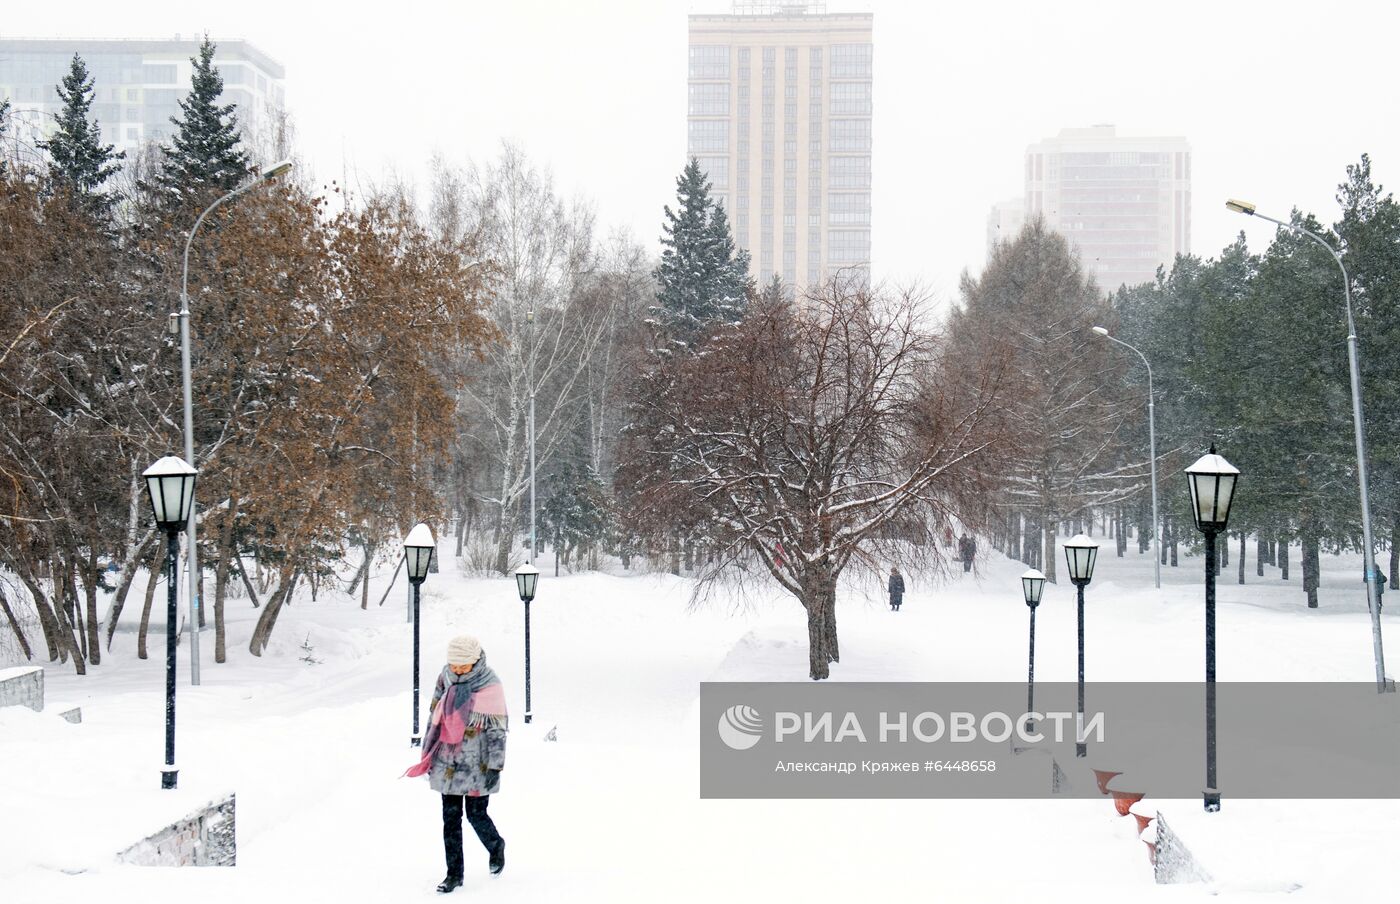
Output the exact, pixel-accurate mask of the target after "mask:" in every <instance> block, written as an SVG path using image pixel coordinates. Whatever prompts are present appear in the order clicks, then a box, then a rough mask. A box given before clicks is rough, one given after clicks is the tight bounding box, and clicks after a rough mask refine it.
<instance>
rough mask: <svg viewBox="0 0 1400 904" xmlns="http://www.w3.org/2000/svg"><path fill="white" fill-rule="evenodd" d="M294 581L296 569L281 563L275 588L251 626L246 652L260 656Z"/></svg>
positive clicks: (265, 647)
mask: <svg viewBox="0 0 1400 904" xmlns="http://www.w3.org/2000/svg"><path fill="white" fill-rule="evenodd" d="M295 581H296V570H295V569H294V568H292V567H291V566H290V565H283V566H282V569H281V572H280V575H279V579H278V582H277V590H276V591H274V592H273V594H272V597H271V598H270V599H269V600H268V601H267V605H266V606H264V607H263V610H262V614H261V615H259V616H258V623H257V625H255V626H254V627H253V636H252V638H251V639H250V640H249V641H248V652H249V653H252V654H253V655H254V656H262V654H263V650H265V649H267V642H268V640H269V639H271V637H272V629H273V627H274V626H276V624H277V616H279V615H281V614H282V606H283V605H284V604H285V603H286V601H287V597H288V596H290V595H291V586H292V584H294V583H295Z"/></svg>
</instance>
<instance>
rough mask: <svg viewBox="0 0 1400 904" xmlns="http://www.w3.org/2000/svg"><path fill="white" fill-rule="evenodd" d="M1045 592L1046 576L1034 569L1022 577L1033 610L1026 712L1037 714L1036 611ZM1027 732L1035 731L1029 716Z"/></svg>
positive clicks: (1033, 721) (1027, 602)
mask: <svg viewBox="0 0 1400 904" xmlns="http://www.w3.org/2000/svg"><path fill="white" fill-rule="evenodd" d="M1044 592H1045V575H1043V574H1041V573H1040V572H1039V571H1037V570H1036V569H1034V568H1032V569H1030V570H1029V571H1027V572H1026V573H1025V574H1023V575H1021V593H1022V595H1023V596H1025V598H1026V605H1027V606H1029V607H1030V610H1031V652H1030V666H1029V667H1028V668H1027V670H1026V712H1027V713H1028V714H1029V713H1033V712H1035V610H1036V607H1037V606H1039V605H1040V597H1041V594H1043V593H1044ZM1026 731H1027V732H1032V731H1035V720H1033V719H1031V718H1030V717H1029V715H1028V716H1027V720H1026Z"/></svg>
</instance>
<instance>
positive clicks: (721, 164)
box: [695, 157, 729, 189]
mask: <svg viewBox="0 0 1400 904" xmlns="http://www.w3.org/2000/svg"><path fill="white" fill-rule="evenodd" d="M695 159H696V160H697V161H699V163H700V170H701V172H703V173H704V174H705V175H706V176H708V177H709V178H710V183H711V185H713V186H714V187H715V188H717V189H727V188H728V187H729V158H728V157H696V158H695Z"/></svg>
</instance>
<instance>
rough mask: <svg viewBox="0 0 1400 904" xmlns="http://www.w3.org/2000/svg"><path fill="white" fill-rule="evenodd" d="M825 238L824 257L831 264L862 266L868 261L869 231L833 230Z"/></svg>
mask: <svg viewBox="0 0 1400 904" xmlns="http://www.w3.org/2000/svg"><path fill="white" fill-rule="evenodd" d="M826 238H827V255H826V256H827V258H828V259H829V260H830V261H831V262H832V263H836V264H847V265H849V264H863V263H865V262H867V261H869V260H870V230H869V229H833V230H831V231H830V232H828V233H827V234H826Z"/></svg>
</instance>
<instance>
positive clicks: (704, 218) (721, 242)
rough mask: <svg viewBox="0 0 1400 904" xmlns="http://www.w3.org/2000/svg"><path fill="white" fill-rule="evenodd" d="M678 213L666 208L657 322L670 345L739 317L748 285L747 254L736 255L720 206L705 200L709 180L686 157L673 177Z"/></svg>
mask: <svg viewBox="0 0 1400 904" xmlns="http://www.w3.org/2000/svg"><path fill="white" fill-rule="evenodd" d="M676 200H677V202H678V204H677V209H676V210H672V209H671V207H670V206H669V205H667V207H666V208H665V213H666V222H665V224H664V225H663V226H662V231H663V232H664V236H663V237H662V239H661V245H662V248H663V250H662V252H661V264H660V266H658V267H657V268H656V271H655V274H654V275H655V277H656V280H657V283H658V288H657V292H656V300H657V304H656V306H655V307H654V309H653V310H654V312H655V315H656V319H657V321H658V323H659V325H660V326H661V328H662V329H663V331H664V332H665V333H666V335H667V336H668V337H669V338H670V339H671V340H672V341H675V342H679V343H681V344H684V345H690V344H693V343H694V342H695V341H696V340H697V339H699V338H700V337H701V336H702V335H703V334H704V332H705V330H706V328H707V327H708V326H709V325H711V324H713V323H716V322H723V321H735V320H738V319H739V317H740V316H741V315H742V313H743V310H744V306H745V301H746V298H747V295H748V292H749V290H750V287H751V284H750V281H749V276H748V269H749V255H748V252H746V251H739V250H738V249H737V248H736V246H735V244H734V237H733V236H732V235H731V234H730V231H729V218H728V217H727V216H726V215H725V213H724V208H723V206H721V205H720V204H718V203H716V202H715V201H713V200H711V198H710V181H709V179H707V178H706V177H705V174H704V173H703V172H702V171H701V169H700V162H699V160H697V159H696V158H694V157H692V158H690V162H689V163H687V164H686V166H685V169H684V170H683V171H682V172H681V175H680V176H679V178H677V179H676Z"/></svg>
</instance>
